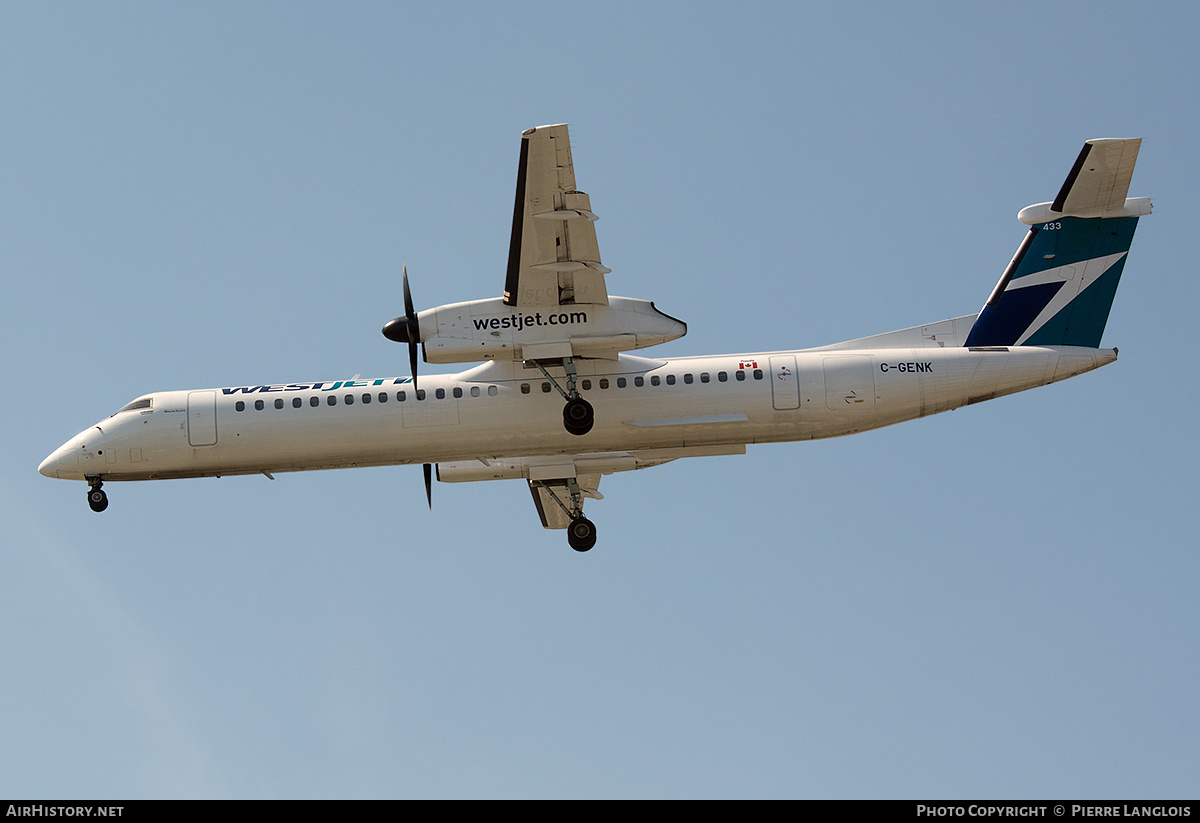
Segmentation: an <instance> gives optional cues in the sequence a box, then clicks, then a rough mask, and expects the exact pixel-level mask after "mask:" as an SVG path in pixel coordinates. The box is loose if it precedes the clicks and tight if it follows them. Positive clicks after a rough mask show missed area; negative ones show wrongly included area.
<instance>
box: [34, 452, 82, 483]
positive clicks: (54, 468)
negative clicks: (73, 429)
mask: <svg viewBox="0 0 1200 823" xmlns="http://www.w3.org/2000/svg"><path fill="white" fill-rule="evenodd" d="M71 445H72V444H71V443H63V444H62V445H61V446H59V447H58V448H57V449H55V450H54V451H53V452H52V453H51V454H50V456H49V457H47V458H46V459H45V460H43V461H42V462H41V465H39V466H38V472H39V473H40V474H44V475H46V477H55V478H57V477H62V472H64V471H67V470H70V469H72V468H74V467H75V464H76V463H77V462H78V460H79V455H78V454H76V452H75V449H73V448H71Z"/></svg>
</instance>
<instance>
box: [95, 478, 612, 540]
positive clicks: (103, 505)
mask: <svg viewBox="0 0 1200 823" xmlns="http://www.w3.org/2000/svg"><path fill="white" fill-rule="evenodd" d="M88 505H89V506H91V507H92V511H94V512H102V511H104V510H105V509H107V508H108V495H107V494H105V493H104V492H103V491H102V490H100V489H92V490H91V491H89V492H88ZM593 539H594V538H593Z"/></svg>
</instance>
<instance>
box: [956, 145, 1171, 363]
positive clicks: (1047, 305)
mask: <svg viewBox="0 0 1200 823" xmlns="http://www.w3.org/2000/svg"><path fill="white" fill-rule="evenodd" d="M1141 142H1142V141H1141V138H1135V139H1130V140H1089V141H1088V142H1087V143H1085V144H1084V147H1083V151H1081V152H1080V154H1079V158H1078V159H1077V160H1076V161H1075V165H1074V166H1073V167H1072V168H1071V173H1070V174H1069V175H1068V176H1067V179H1066V182H1064V183H1063V186H1062V189H1061V190H1060V191H1059V193H1058V197H1056V198H1055V199H1054V201H1053V202H1051V203H1039V204H1037V205H1034V206H1029V207H1027V208H1025V209H1022V210H1021V212H1020V214H1018V215H1017V217H1018V219H1019V220H1020V221H1021V222H1022V223H1025V224H1027V225H1029V226H1030V229H1029V234H1028V235H1026V236H1025V239H1024V240H1023V241H1022V242H1021V246H1020V248H1018V249H1017V253H1016V255H1014V257H1013V259H1012V262H1010V263H1009V264H1008V267H1007V268H1005V270H1004V274H1003V275H1002V276H1001V277H1000V282H999V283H997V284H996V288H995V289H994V290H993V291H992V294H991V297H989V298H988V301H987V304H986V305H985V306H984V307H983V311H982V312H980V314H979V319H978V320H976V321H975V325H974V326H973V327H972V329H971V333H970V334H969V335H968V336H967V342H966V345H967V346H1022V345H1028V346H1086V347H1089V348H1098V347H1099V345H1100V337H1101V335H1102V334H1103V333H1104V326H1105V324H1106V323H1107V321H1108V313H1109V311H1110V309H1111V308H1112V303H1113V297H1114V296H1115V295H1116V291H1117V285H1118V283H1119V282H1120V280H1121V272H1122V271H1123V270H1124V268H1125V258H1126V256H1127V255H1128V253H1129V247H1130V244H1131V243H1132V242H1133V233H1134V230H1135V229H1136V228H1137V221H1138V218H1139V217H1140V216H1141V215H1145V214H1149V213H1150V210H1151V204H1150V200H1149V198H1145V197H1139V198H1127V196H1126V195H1127V194H1128V192H1129V183H1130V180H1131V179H1132V176H1133V167H1134V164H1135V163H1136V162H1137V154H1138V149H1139V147H1140V146H1141Z"/></svg>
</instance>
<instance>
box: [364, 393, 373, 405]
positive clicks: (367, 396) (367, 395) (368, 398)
mask: <svg viewBox="0 0 1200 823" xmlns="http://www.w3.org/2000/svg"><path fill="white" fill-rule="evenodd" d="M362 401H363V402H364V403H370V402H371V393H370V392H363V396H362Z"/></svg>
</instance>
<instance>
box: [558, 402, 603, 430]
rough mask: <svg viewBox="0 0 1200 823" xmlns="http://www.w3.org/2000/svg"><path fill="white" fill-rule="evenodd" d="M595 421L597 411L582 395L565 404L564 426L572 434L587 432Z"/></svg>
mask: <svg viewBox="0 0 1200 823" xmlns="http://www.w3.org/2000/svg"><path fill="white" fill-rule="evenodd" d="M595 423H596V412H595V410H593V409H592V404H591V403H589V402H588V401H586V400H584V399H583V398H582V397H576V398H574V399H573V400H568V401H567V405H565V406H563V427H564V428H566V430H567V431H569V432H570V433H571V434H577V435H583V434H587V433H588V432H590V431H591V430H592V426H593V425H595Z"/></svg>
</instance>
